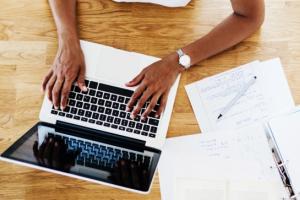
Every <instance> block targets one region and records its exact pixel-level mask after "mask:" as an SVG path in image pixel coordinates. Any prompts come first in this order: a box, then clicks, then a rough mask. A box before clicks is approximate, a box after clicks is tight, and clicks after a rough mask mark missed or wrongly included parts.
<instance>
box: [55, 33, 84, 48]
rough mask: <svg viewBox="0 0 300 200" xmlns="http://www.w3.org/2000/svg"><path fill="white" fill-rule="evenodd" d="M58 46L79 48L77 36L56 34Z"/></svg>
mask: <svg viewBox="0 0 300 200" xmlns="http://www.w3.org/2000/svg"><path fill="white" fill-rule="evenodd" d="M58 44H59V46H60V47H65V46H72V48H80V42H79V38H78V36H77V34H73V33H67V32H64V33H60V34H58Z"/></svg>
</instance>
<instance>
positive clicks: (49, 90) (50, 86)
mask: <svg viewBox="0 0 300 200" xmlns="http://www.w3.org/2000/svg"><path fill="white" fill-rule="evenodd" d="M55 81H56V75H54V74H52V76H51V78H50V80H49V81H48V83H47V86H46V90H47V96H48V99H49V100H50V101H51V102H52V90H53V86H54V83H55Z"/></svg>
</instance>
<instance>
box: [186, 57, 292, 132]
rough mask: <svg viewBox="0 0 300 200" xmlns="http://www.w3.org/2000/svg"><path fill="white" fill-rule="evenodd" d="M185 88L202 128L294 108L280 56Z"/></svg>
mask: <svg viewBox="0 0 300 200" xmlns="http://www.w3.org/2000/svg"><path fill="white" fill-rule="evenodd" d="M253 76H256V77H257V81H256V82H255V83H254V84H253V85H251V86H250V88H249V89H248V90H247V91H246V92H245V94H244V95H243V96H242V97H241V98H240V99H239V100H238V101H237V102H236V103H235V104H234V106H233V107H232V108H231V109H230V110H229V111H228V112H227V113H226V114H225V115H224V116H223V117H222V119H221V120H217V117H218V115H219V114H220V113H221V111H222V110H223V109H224V107H225V106H226V105H227V104H228V102H230V101H231V100H232V99H233V98H234V97H235V96H236V94H237V93H238V92H239V91H240V90H241V89H242V88H243V87H244V86H245V84H246V83H247V82H248V81H249V80H250V79H251V78H252V77H253ZM186 91H187V94H188V96H189V99H190V101H191V104H192V107H193V110H194V112H195V115H196V118H197V120H198V123H199V125H200V128H201V130H202V131H213V130H220V129H235V128H241V127H245V126H248V125H250V124H252V123H255V122H259V121H261V120H262V119H266V118H268V117H270V116H272V115H274V113H278V112H281V111H284V110H288V109H292V108H293V107H294V101H293V98H292V96H291V93H290V90H289V87H288V84H287V81H286V78H285V76H284V72H283V69H282V66H281V63H280V60H279V59H273V60H270V61H266V62H258V61H255V62H252V63H249V64H246V65H243V66H240V67H238V68H235V69H232V70H229V71H226V72H223V73H221V74H217V75H215V76H212V77H208V78H206V79H203V80H200V81H198V82H195V83H192V84H190V85H187V86H186ZM273 101H275V102H273Z"/></svg>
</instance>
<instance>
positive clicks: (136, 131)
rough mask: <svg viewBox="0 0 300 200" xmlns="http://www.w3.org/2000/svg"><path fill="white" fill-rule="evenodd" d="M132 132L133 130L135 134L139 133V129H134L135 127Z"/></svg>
mask: <svg viewBox="0 0 300 200" xmlns="http://www.w3.org/2000/svg"><path fill="white" fill-rule="evenodd" d="M133 132H134V133H135V134H141V131H139V130H136V129H135V130H134V131H133Z"/></svg>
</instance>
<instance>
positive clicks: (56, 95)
mask: <svg viewBox="0 0 300 200" xmlns="http://www.w3.org/2000/svg"><path fill="white" fill-rule="evenodd" d="M63 83H64V78H63V77H57V79H56V81H55V84H54V86H53V90H52V101H53V105H54V107H55V109H58V108H59V103H60V95H61V94H60V92H61V89H62V86H63Z"/></svg>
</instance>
